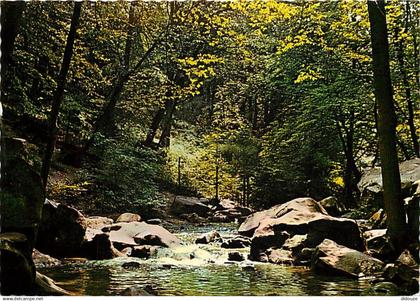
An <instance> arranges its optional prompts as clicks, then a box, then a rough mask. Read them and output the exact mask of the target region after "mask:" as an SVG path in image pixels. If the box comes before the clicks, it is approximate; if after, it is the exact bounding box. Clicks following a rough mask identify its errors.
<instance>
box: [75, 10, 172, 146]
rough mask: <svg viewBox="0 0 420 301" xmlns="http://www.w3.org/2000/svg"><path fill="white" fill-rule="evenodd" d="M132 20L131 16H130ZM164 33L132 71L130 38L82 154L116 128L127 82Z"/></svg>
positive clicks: (157, 39)
mask: <svg viewBox="0 0 420 301" xmlns="http://www.w3.org/2000/svg"><path fill="white" fill-rule="evenodd" d="M130 12H132V10H131V8H130ZM129 19H130V16H129ZM130 33H132V31H131V27H130V29H129V35H130ZM163 33H164V31H162V32H161V34H160V35H159V37H157V38H156V40H155V41H154V42H153V44H152V45H151V46H150V48H149V49H147V51H146V52H145V53H144V54H143V56H142V57H141V58H140V60H139V61H138V62H137V63H136V64H135V66H134V67H133V68H131V69H129V66H128V65H129V63H130V56H129V55H128V49H131V44H132V37H131V36H129V37H128V38H127V41H126V45H125V50H124V65H123V66H122V70H121V72H120V75H119V76H118V77H117V79H116V80H115V82H114V83H113V85H112V90H111V92H110V93H109V94H108V96H107V97H106V105H105V108H104V110H103V112H102V114H101V115H99V117H98V119H97V120H96V122H95V124H94V125H93V130H92V134H91V136H90V138H89V139H88V141H87V142H86V144H85V146H84V147H83V150H82V153H86V152H87V151H88V149H89V148H90V147H91V146H92V144H93V141H94V139H95V135H96V133H98V132H105V133H106V132H109V131H112V129H113V128H114V113H115V108H116V106H117V104H118V101H119V99H120V96H121V93H122V91H123V89H124V85H125V84H126V83H127V81H128V80H129V79H130V77H131V76H132V75H133V74H134V73H135V72H136V71H137V70H139V69H140V67H141V66H142V65H143V63H144V62H145V61H146V59H147V58H148V57H149V55H151V54H152V52H153V51H154V50H155V49H156V47H157V46H158V43H159V41H160V39H161V36H162V34H163Z"/></svg>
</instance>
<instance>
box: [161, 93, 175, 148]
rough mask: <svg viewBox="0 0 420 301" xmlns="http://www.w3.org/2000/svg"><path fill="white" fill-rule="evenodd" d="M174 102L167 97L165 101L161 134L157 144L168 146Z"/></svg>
mask: <svg viewBox="0 0 420 301" xmlns="http://www.w3.org/2000/svg"><path fill="white" fill-rule="evenodd" d="M175 107H176V102H175V101H174V100H172V99H169V100H168V101H166V103H165V117H164V118H163V123H162V134H161V135H160V139H159V145H160V146H162V147H169V144H170V137H171V128H172V116H173V114H174V112H175Z"/></svg>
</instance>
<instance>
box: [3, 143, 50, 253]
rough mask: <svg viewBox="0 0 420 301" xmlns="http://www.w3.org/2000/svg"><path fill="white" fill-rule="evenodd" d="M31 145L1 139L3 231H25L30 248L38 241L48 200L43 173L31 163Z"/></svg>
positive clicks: (23, 232)
mask: <svg viewBox="0 0 420 301" xmlns="http://www.w3.org/2000/svg"><path fill="white" fill-rule="evenodd" d="M31 147H32V146H31V145H30V144H29V143H27V142H26V141H25V140H23V139H19V138H4V137H2V139H1V154H2V157H1V177H0V187H1V190H0V209H1V221H0V223H1V225H0V228H1V232H19V233H22V234H25V236H26V238H27V243H28V244H29V247H30V248H32V247H33V246H34V243H35V236H36V229H37V227H38V226H39V223H40V221H41V212H42V205H43V202H44V199H45V196H44V190H43V185H42V180H41V176H40V175H39V174H38V173H37V172H36V170H35V168H34V167H33V166H32V165H31V164H30V163H29V162H31V159H30V157H29V153H30V151H29V150H30V148H31Z"/></svg>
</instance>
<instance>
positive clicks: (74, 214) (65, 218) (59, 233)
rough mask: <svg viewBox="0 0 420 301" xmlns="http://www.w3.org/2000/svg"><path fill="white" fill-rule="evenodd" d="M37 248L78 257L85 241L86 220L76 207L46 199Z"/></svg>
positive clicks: (52, 253)
mask: <svg viewBox="0 0 420 301" xmlns="http://www.w3.org/2000/svg"><path fill="white" fill-rule="evenodd" d="M42 212H43V213H42V222H41V225H40V227H39V231H38V239H37V249H38V250H39V251H41V252H43V253H47V254H49V255H52V256H54V257H59V258H60V257H77V256H79V255H80V249H81V246H82V244H83V243H84V241H85V234H86V220H85V218H84V216H83V215H82V213H81V212H80V211H78V210H77V209H75V208H72V207H70V206H67V205H63V204H59V203H56V202H53V201H49V200H46V201H45V203H44V207H43V211H42Z"/></svg>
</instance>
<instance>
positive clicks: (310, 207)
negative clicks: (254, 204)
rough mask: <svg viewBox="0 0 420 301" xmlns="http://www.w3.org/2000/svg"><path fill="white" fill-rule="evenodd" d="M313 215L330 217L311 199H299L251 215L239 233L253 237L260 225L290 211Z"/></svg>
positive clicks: (241, 226)
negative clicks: (318, 214)
mask: <svg viewBox="0 0 420 301" xmlns="http://www.w3.org/2000/svg"><path fill="white" fill-rule="evenodd" d="M301 209H302V210H305V211H307V212H313V213H322V214H325V215H328V212H327V211H325V209H324V208H323V207H322V206H321V205H319V204H318V203H317V202H316V201H314V200H313V199H311V198H298V199H294V200H292V201H290V202H287V203H284V204H279V205H276V206H273V207H271V208H270V209H267V210H263V211H258V212H255V213H253V214H251V215H249V216H248V217H247V218H246V220H245V221H244V222H243V223H242V224H241V225H240V227H239V229H238V232H239V234H241V235H245V236H249V237H251V236H252V235H253V234H254V232H255V230H256V229H257V228H258V227H259V226H260V223H261V222H262V221H264V220H267V219H274V218H277V217H281V216H283V215H284V214H286V213H287V212H289V211H302V210H301Z"/></svg>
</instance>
